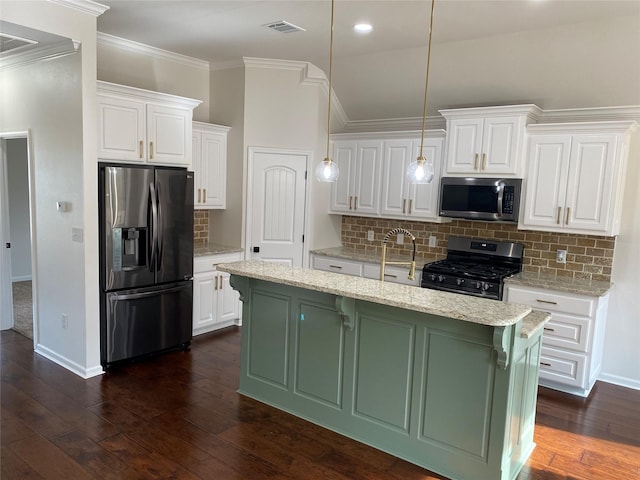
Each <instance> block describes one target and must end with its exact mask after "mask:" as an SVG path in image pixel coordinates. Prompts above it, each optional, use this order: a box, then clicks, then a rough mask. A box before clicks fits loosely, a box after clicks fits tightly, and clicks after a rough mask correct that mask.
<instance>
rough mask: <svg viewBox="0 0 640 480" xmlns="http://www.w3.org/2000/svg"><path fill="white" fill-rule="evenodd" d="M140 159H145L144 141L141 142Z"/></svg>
mask: <svg viewBox="0 0 640 480" xmlns="http://www.w3.org/2000/svg"><path fill="white" fill-rule="evenodd" d="M139 150H140V158H144V142H143V141H142V140H140V147H139Z"/></svg>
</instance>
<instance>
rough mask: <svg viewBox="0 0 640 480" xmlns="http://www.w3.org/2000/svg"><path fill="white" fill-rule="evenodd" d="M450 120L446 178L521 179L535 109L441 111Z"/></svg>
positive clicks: (524, 107)
mask: <svg viewBox="0 0 640 480" xmlns="http://www.w3.org/2000/svg"><path fill="white" fill-rule="evenodd" d="M440 113H441V114H442V116H443V117H444V118H445V119H446V124H447V126H446V130H447V141H446V144H447V145H446V162H445V168H444V170H445V175H451V176H461V175H473V176H507V177H521V176H522V174H523V164H524V162H523V160H524V154H525V144H526V126H527V124H529V123H532V122H535V121H536V119H537V116H538V115H539V114H540V113H541V110H540V109H539V108H538V107H536V106H535V105H515V106H507V107H486V108H460V109H452V110H440Z"/></svg>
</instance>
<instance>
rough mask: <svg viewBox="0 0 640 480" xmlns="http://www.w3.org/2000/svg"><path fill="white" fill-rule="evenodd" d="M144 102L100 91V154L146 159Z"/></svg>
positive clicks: (138, 160)
mask: <svg viewBox="0 0 640 480" xmlns="http://www.w3.org/2000/svg"><path fill="white" fill-rule="evenodd" d="M146 148H147V146H146V135H145V105H144V103H142V102H136V101H133V100H125V99H121V98H111V97H107V96H102V95H98V158H101V159H105V160H123V161H127V162H145V161H146V155H147V151H146Z"/></svg>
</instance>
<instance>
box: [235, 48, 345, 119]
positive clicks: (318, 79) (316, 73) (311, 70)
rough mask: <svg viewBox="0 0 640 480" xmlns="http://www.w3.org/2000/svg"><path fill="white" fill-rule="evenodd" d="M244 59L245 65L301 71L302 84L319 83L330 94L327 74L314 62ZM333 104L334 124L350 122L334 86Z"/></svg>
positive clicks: (332, 117) (332, 93)
mask: <svg viewBox="0 0 640 480" xmlns="http://www.w3.org/2000/svg"><path fill="white" fill-rule="evenodd" d="M243 60H244V65H245V67H255V68H270V69H280V70H291V71H297V72H299V73H300V83H301V84H302V85H317V86H318V87H319V88H320V90H321V91H322V92H323V93H324V94H325V95H328V93H329V81H328V80H327V77H326V75H325V74H324V72H323V71H322V70H320V69H319V68H318V67H316V66H315V65H314V64H313V63H310V62H301V61H296V60H277V59H273V58H255V57H244V58H243ZM331 106H332V108H331V110H332V115H331V121H332V124H333V125H335V124H336V123H337V124H339V125H346V124H347V123H348V122H349V118H348V117H347V114H346V112H345V111H344V108H342V104H341V103H340V100H339V99H338V97H337V96H336V93H335V91H333V88H332V89H331Z"/></svg>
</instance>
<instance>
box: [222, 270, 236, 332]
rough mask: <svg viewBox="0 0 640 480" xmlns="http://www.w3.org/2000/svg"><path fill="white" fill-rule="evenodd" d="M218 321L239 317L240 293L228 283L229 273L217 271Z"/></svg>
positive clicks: (233, 319)
mask: <svg viewBox="0 0 640 480" xmlns="http://www.w3.org/2000/svg"><path fill="white" fill-rule="evenodd" d="M217 276H218V312H217V313H218V315H217V320H218V323H229V322H234V321H236V320H237V319H238V318H240V294H239V293H238V292H237V291H235V290H234V289H233V287H232V286H231V285H230V284H229V278H230V277H231V275H229V274H228V273H225V272H218V273H217Z"/></svg>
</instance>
